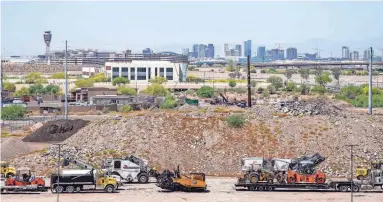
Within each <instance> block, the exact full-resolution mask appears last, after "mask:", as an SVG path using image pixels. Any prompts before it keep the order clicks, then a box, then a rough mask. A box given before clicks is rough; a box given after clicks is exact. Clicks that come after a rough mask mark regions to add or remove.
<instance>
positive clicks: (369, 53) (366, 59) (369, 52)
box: [363, 49, 371, 61]
mask: <svg viewBox="0 0 383 202" xmlns="http://www.w3.org/2000/svg"><path fill="white" fill-rule="evenodd" d="M370 57H371V51H370V49H367V50H365V51H364V54H363V60H365V61H369V60H370Z"/></svg>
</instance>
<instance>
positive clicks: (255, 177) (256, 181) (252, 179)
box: [250, 174, 259, 184]
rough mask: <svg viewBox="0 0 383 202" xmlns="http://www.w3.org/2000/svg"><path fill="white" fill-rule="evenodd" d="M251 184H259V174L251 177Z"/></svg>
mask: <svg viewBox="0 0 383 202" xmlns="http://www.w3.org/2000/svg"><path fill="white" fill-rule="evenodd" d="M250 182H251V183H253V184H256V183H258V182H259V175H258V174H252V175H250Z"/></svg>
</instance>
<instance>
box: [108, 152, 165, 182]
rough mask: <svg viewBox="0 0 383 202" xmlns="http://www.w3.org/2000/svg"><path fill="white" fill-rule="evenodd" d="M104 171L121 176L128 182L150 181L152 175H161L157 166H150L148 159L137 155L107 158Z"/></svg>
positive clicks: (155, 176)
mask: <svg viewBox="0 0 383 202" xmlns="http://www.w3.org/2000/svg"><path fill="white" fill-rule="evenodd" d="M103 171H104V172H108V173H109V174H112V175H117V176H120V177H121V179H122V180H124V181H126V182H139V183H148V182H149V178H150V177H154V178H157V177H158V176H159V173H158V172H157V170H156V169H155V168H149V166H148V160H146V159H143V158H138V157H135V156H129V157H125V158H120V159H114V158H108V159H105V162H104V169H103Z"/></svg>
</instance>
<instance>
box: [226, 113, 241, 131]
mask: <svg viewBox="0 0 383 202" xmlns="http://www.w3.org/2000/svg"><path fill="white" fill-rule="evenodd" d="M226 122H227V124H228V125H229V126H230V127H233V128H242V127H243V126H244V125H245V124H246V119H245V117H244V116H243V115H242V114H233V115H230V116H229V117H227V118H226Z"/></svg>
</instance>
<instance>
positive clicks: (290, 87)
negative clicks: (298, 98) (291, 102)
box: [286, 81, 297, 92]
mask: <svg viewBox="0 0 383 202" xmlns="http://www.w3.org/2000/svg"><path fill="white" fill-rule="evenodd" d="M296 88H297V84H295V83H294V82H292V81H289V82H287V84H286V91H289V92H291V91H294V90H295V89H296Z"/></svg>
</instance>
